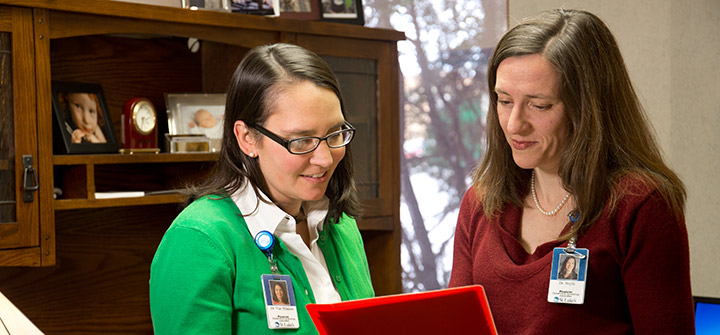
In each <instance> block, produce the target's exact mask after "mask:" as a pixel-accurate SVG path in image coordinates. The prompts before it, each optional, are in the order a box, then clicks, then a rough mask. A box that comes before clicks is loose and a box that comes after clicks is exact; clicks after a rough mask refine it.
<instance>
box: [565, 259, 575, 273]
mask: <svg viewBox="0 0 720 335" xmlns="http://www.w3.org/2000/svg"><path fill="white" fill-rule="evenodd" d="M574 269H575V258H574V257H569V258H568V259H567V261H565V272H566V273H570V272H572V271H573V270H574Z"/></svg>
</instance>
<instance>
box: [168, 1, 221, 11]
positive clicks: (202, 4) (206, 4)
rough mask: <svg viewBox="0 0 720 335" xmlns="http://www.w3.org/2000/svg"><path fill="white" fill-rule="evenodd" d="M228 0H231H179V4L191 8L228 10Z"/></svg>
mask: <svg viewBox="0 0 720 335" xmlns="http://www.w3.org/2000/svg"><path fill="white" fill-rule="evenodd" d="M230 1H231V0H180V6H181V7H182V8H187V9H193V10H197V9H204V10H216V11H222V12H229V11H230Z"/></svg>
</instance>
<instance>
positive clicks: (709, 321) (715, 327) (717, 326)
mask: <svg viewBox="0 0 720 335" xmlns="http://www.w3.org/2000/svg"><path fill="white" fill-rule="evenodd" d="M693 301H695V334H696V335H710V334H720V298H710V297H697V296H695V297H693Z"/></svg>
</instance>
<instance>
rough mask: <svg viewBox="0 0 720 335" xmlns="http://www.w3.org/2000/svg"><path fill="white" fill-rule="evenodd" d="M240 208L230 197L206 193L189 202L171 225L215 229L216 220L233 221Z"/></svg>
mask: <svg viewBox="0 0 720 335" xmlns="http://www.w3.org/2000/svg"><path fill="white" fill-rule="evenodd" d="M239 215H240V210H239V209H238V208H237V206H236V205H235V203H234V202H233V201H232V199H231V198H230V197H226V196H222V195H207V196H203V197H201V198H199V199H196V200H195V201H193V202H192V203H190V204H189V205H188V206H187V207H185V209H183V210H182V212H180V214H179V215H178V216H177V217H176V218H175V220H174V221H173V223H172V227H185V228H194V229H199V230H203V231H204V230H208V229H217V228H218V227H222V225H217V224H216V223H217V222H218V221H231V220H232V221H234V220H235V218H237V217H239Z"/></svg>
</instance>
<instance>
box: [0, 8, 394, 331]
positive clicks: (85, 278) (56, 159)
mask: <svg viewBox="0 0 720 335" xmlns="http://www.w3.org/2000/svg"><path fill="white" fill-rule="evenodd" d="M189 38H195V39H198V40H199V41H200V49H199V51H197V52H193V51H191V50H190V49H189V48H188V43H187V42H188V39H189ZM403 38H404V35H403V33H401V32H397V31H392V30H384V29H373V28H365V27H361V26H355V25H347V24H339V23H330V22H320V21H304V20H289V19H282V18H269V17H259V16H252V15H244V14H235V13H227V12H217V11H207V10H198V11H191V10H187V9H181V8H173V7H162V6H151V5H142V4H135V3H126V2H117V1H108V0H73V1H58V0H15V1H13V0H0V122H1V123H0V124H1V125H2V135H0V292H2V293H3V294H4V295H5V296H7V297H8V298H9V299H10V300H11V301H12V302H13V303H14V304H15V305H16V306H17V307H18V308H20V309H21V310H22V311H23V312H24V313H25V314H26V315H27V316H28V317H29V318H30V319H31V320H32V321H33V322H34V323H35V324H36V325H37V326H38V327H39V328H40V329H41V330H43V331H44V332H46V333H47V334H54V333H72V334H95V333H97V334H106V333H123V334H126V333H137V334H151V333H152V328H151V323H150V313H149V306H148V278H149V266H150V262H151V260H152V257H153V255H154V252H155V248H156V247H157V245H158V243H159V241H160V238H161V237H162V234H163V233H164V231H165V230H166V229H167V227H168V225H169V224H170V222H172V219H173V218H174V217H175V216H176V215H177V214H178V213H179V211H180V204H181V203H182V202H183V201H184V200H185V199H184V198H183V196H181V195H179V194H158V195H146V196H142V197H134V198H119V199H96V198H95V193H96V192H115V191H146V192H148V191H163V190H172V189H177V188H179V187H182V185H183V184H184V182H187V181H190V180H193V179H194V178H199V177H200V176H202V175H203V173H205V172H206V171H207V169H208V167H209V166H211V165H212V164H213V161H214V160H216V159H217V155H216V154H210V153H208V154H170V153H160V154H143V155H139V154H138V155H122V154H119V153H107V154H83V155H79V154H77V155H62V154H58V153H57V152H56V153H54V152H53V126H54V125H53V122H54V120H53V111H52V97H51V82H52V81H69V82H83V83H95V84H100V85H101V87H102V89H103V92H104V95H105V100H106V102H107V107H108V111H109V114H110V119H111V120H112V124H113V129H114V131H115V134H116V136H117V137H118V138H119V137H120V136H119V135H120V114H121V110H122V107H123V104H124V102H125V101H127V100H128V99H130V98H132V97H136V96H141V97H146V98H148V99H150V100H151V101H152V103H153V104H154V105H155V106H156V108H157V110H158V111H159V112H160V113H158V114H159V123H160V125H161V126H160V128H159V130H160V133H161V135H160V136H162V133H164V132H167V118H166V116H165V115H164V112H165V110H166V108H165V101H164V93H222V92H224V91H225V88H226V86H227V83H228V80H229V78H230V76H231V74H232V72H233V70H234V68H235V67H236V65H237V64H238V63H239V61H240V59H241V58H242V56H243V55H244V53H245V52H246V51H247V50H248V49H249V48H252V47H255V46H258V45H263V44H268V43H274V42H288V43H295V44H298V45H301V46H303V47H306V48H308V49H310V50H313V51H315V52H317V53H318V54H320V55H321V56H323V58H325V59H326V60H327V61H328V63H329V64H331V66H332V67H333V68H334V69H335V71H336V73H337V75H338V77H339V79H340V83H341V85H342V89H343V95H344V97H345V100H346V108H347V111H348V115H347V118H348V120H349V121H350V122H351V123H352V124H353V125H354V126H355V127H356V128H357V129H358V130H357V138H356V139H355V141H354V142H353V143H352V144H351V145H352V146H353V147H352V150H353V158H354V161H355V164H356V169H357V174H358V177H359V184H360V191H361V195H362V198H363V201H364V203H365V205H366V212H365V215H364V216H363V217H362V218H361V219H359V220H358V223H359V225H360V228H361V231H362V234H363V238H364V241H365V247H366V252H367V255H368V259H369V262H370V270H371V274H372V279H373V283H374V285H375V288H376V292H377V294H378V295H385V294H393V293H399V292H400V291H401V282H400V280H401V268H400V240H401V239H400V233H401V228H400V218H399V210H400V166H399V155H400V144H399V141H400V134H399V118H398V113H399V111H398V109H399V103H398V90H399V86H398V60H397V47H396V43H397V41H398V40H401V39H403ZM160 143H163V141H162V138H160ZM55 144H57V143H55ZM55 188H58V189H59V190H61V191H62V195H60V196H59V197H57V198H55V197H54V194H55V192H54V189H55ZM160 193H162V192H160Z"/></svg>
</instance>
